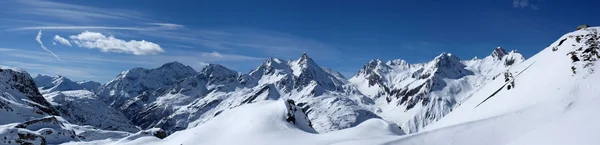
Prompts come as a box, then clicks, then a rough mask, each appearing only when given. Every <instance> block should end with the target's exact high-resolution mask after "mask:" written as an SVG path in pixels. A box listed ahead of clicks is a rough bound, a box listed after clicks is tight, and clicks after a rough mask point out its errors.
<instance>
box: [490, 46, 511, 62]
mask: <svg viewBox="0 0 600 145" xmlns="http://www.w3.org/2000/svg"><path fill="white" fill-rule="evenodd" d="M506 54H508V53H507V52H506V50H504V48H502V47H501V46H498V47H496V49H494V51H493V52H492V57H493V58H496V59H502V57H504V56H505V55H506Z"/></svg>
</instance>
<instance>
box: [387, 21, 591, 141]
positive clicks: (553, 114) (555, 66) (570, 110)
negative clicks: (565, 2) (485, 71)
mask: <svg viewBox="0 0 600 145" xmlns="http://www.w3.org/2000/svg"><path fill="white" fill-rule="evenodd" d="M598 29H600V28H598V27H594V28H588V29H584V30H579V31H575V32H572V33H568V34H566V35H564V36H563V37H561V38H560V39H559V40H557V41H556V42H554V43H553V44H551V45H550V46H549V47H548V48H546V49H544V50H542V51H541V52H539V53H538V54H536V55H535V56H533V57H531V58H530V59H528V60H527V61H525V62H523V63H522V64H521V65H517V66H515V67H512V68H511V70H510V71H511V72H515V73H516V72H521V71H522V73H521V74H520V75H519V76H517V77H516V78H515V88H512V89H510V90H507V88H502V90H500V91H499V92H498V93H497V94H496V95H494V96H493V97H492V98H490V99H488V100H487V101H486V102H484V103H482V104H481V105H480V106H478V107H476V106H477V105H478V104H480V103H481V102H482V101H483V100H485V99H486V98H488V97H489V96H490V95H491V94H492V93H493V92H495V91H496V90H498V89H499V88H501V86H502V85H503V84H505V83H504V80H498V79H497V80H494V81H492V82H490V83H488V84H487V85H485V87H483V88H481V90H480V91H478V92H477V93H475V94H473V97H471V99H468V100H466V101H465V102H464V103H463V104H462V105H461V106H460V107H458V108H456V109H455V110H454V111H453V112H451V113H449V114H448V115H447V116H446V117H444V118H442V119H441V120H439V121H438V122H436V123H434V124H432V125H430V126H428V127H426V130H427V131H424V132H422V133H418V134H415V135H412V136H409V137H406V138H403V139H399V140H397V141H394V142H391V143H390V144H402V145H409V144H419V145H426V144H431V145H434V144H435V145H439V144H489V145H506V144H511V145H513V144H515V145H516V144H544V145H554V144H555V145H563V144H578V145H587V144H589V145H592V144H598V142H600V138H598V135H599V134H600V126H598V125H597V122H598V121H600V117H598V115H596V114H597V113H595V112H597V110H598V109H600V99H599V97H600V92H598V91H597V90H596V89H595V88H598V87H600V83H598V80H600V75H598V74H597V73H596V72H595V71H594V70H598V69H600V67H599V66H598V65H596V61H597V59H598V55H592V56H588V57H589V59H587V60H586V59H585V58H586V56H585V55H589V54H593V53H592V52H593V51H596V52H597V51H598V50H599V48H598V43H600V42H599V41H598V40H599V38H600V36H598V34H597V31H598ZM572 54H575V55H576V56H577V57H578V58H580V59H579V60H578V61H575V62H574V59H572V58H571V56H572ZM529 65H531V67H530V68H528V69H527V70H524V69H525V68H526V67H528V66H529ZM586 65H587V66H586ZM572 67H573V68H575V70H576V73H573V71H572Z"/></svg>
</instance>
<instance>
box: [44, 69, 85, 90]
mask: <svg viewBox="0 0 600 145" xmlns="http://www.w3.org/2000/svg"><path fill="white" fill-rule="evenodd" d="M33 80H34V81H35V84H36V85H37V86H38V89H39V90H40V93H42V94H46V93H49V92H54V91H68V90H83V89H84V88H83V87H82V86H81V85H79V84H78V83H75V82H73V81H71V80H70V79H68V78H66V77H64V76H48V75H41V74H38V75H37V76H36V77H35V78H34V79H33Z"/></svg>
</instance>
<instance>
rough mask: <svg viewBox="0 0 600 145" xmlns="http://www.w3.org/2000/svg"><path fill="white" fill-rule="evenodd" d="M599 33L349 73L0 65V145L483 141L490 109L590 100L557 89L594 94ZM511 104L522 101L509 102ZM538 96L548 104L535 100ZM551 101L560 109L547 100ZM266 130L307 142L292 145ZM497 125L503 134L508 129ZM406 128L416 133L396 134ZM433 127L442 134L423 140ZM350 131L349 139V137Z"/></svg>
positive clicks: (300, 68) (270, 63) (306, 65)
mask: <svg viewBox="0 0 600 145" xmlns="http://www.w3.org/2000/svg"><path fill="white" fill-rule="evenodd" d="M598 40H599V36H598V35H597V28H589V29H584V30H579V31H575V32H572V33H569V34H567V35H565V36H563V37H561V38H560V39H559V40H558V41H557V42H555V43H553V44H551V45H550V46H549V47H548V48H546V49H544V50H542V51H541V52H540V53H538V54H537V55H535V56H533V57H532V58H530V59H525V58H524V57H523V55H522V54H520V53H519V52H518V51H516V50H512V51H506V50H505V49H504V48H502V47H497V48H495V49H493V50H492V49H490V50H492V51H491V53H490V55H489V56H486V57H484V58H481V59H480V58H472V59H461V58H458V57H457V56H456V55H453V54H451V53H441V54H440V55H438V56H437V57H435V58H433V60H431V61H428V62H423V63H415V64H410V63H407V61H405V60H401V59H396V60H389V61H385V62H384V61H382V60H379V59H373V60H371V61H369V62H367V63H366V64H365V65H364V66H363V67H362V68H361V69H360V70H359V71H358V72H357V73H356V74H355V75H354V76H352V77H350V78H349V79H347V78H346V77H344V76H343V75H341V74H340V73H339V72H336V71H335V70H332V69H329V68H324V67H321V66H319V65H318V63H317V62H315V61H314V60H313V59H312V58H310V57H309V56H308V54H306V53H304V54H302V55H301V56H300V58H298V59H296V60H283V59H278V58H268V59H267V60H265V61H264V62H263V63H262V64H261V65H259V66H257V67H256V68H255V69H253V70H251V71H250V72H248V73H240V72H236V71H233V70H231V69H229V68H227V67H225V66H222V65H219V64H209V65H207V66H206V67H204V68H203V69H202V70H199V71H197V70H194V69H193V68H192V67H190V66H186V65H184V64H181V63H179V62H170V63H166V64H164V65H162V66H160V67H158V68H153V69H146V68H133V69H130V70H126V71H123V72H121V73H120V74H119V75H118V76H117V77H116V78H114V79H113V80H111V81H109V82H107V83H105V84H101V83H98V82H93V81H72V80H70V79H68V78H66V77H64V76H47V75H37V76H36V77H35V78H31V77H30V75H29V74H28V73H27V72H25V71H23V70H19V69H0V85H1V86H0V95H1V97H0V98H1V99H2V100H0V109H1V110H0V115H2V116H6V117H4V118H3V119H0V124H7V125H3V127H0V128H2V129H3V130H0V135H4V136H5V139H4V140H2V141H4V143H7V141H11V142H12V143H15V142H30V143H34V144H42V143H46V142H47V143H56V144H59V143H66V142H69V141H75V142H79V141H82V142H87V141H90V142H95V143H99V144H104V143H127V144H146V143H148V142H145V141H148V140H150V141H152V142H156V143H160V142H165V143H169V144H181V143H193V142H199V141H196V140H194V139H193V138H197V137H198V136H200V137H204V138H207V140H204V141H205V143H207V144H240V143H245V142H237V141H227V140H219V139H223V138H221V137H219V135H221V136H228V135H236V136H238V135H240V136H242V135H251V134H260V135H258V136H262V138H259V139H258V140H251V138H247V137H242V138H240V140H245V141H249V142H251V144H252V143H254V144H281V143H284V142H287V143H289V142H292V144H302V143H304V144H306V143H308V144H332V143H358V144H361V143H363V144H380V143H382V144H383V143H393V144H440V143H442V142H443V141H444V140H446V141H447V140H449V139H451V138H455V137H454V136H453V135H456V138H457V142H459V143H462V144H486V143H489V142H488V141H489V140H483V139H489V138H490V136H492V135H493V133H489V132H485V131H482V129H485V128H486V127H490V126H493V122H492V121H485V120H488V119H489V120H494V119H493V118H494V116H497V118H500V119H501V120H507V122H506V123H499V124H500V125H503V127H505V126H509V125H510V122H511V121H512V122H518V120H520V119H523V120H525V121H524V122H525V123H530V124H533V123H535V122H538V121H539V120H540V119H548V118H558V119H559V121H560V122H556V123H557V124H556V125H559V124H560V123H562V122H563V120H560V119H562V118H561V116H556V115H552V113H548V112H543V111H548V110H544V109H548V108H549V109H550V111H552V109H559V110H560V109H561V107H562V109H565V110H571V108H572V107H573V105H575V106H578V105H579V103H581V104H582V105H583V104H587V105H594V104H593V99H592V101H591V102H581V100H585V99H573V98H568V97H563V96H568V95H573V94H574V93H575V95H574V96H581V97H584V96H586V95H577V94H578V93H579V92H585V93H584V94H586V93H587V94H592V95H594V94H597V93H595V92H593V91H592V90H591V88H593V86H595V85H594V83H593V81H587V80H591V79H594V78H596V76H597V75H595V74H594V70H595V68H596V67H595V66H594V64H595V61H596V60H597V59H598V58H600V55H598V52H597V51H598V49H600V48H599V47H598V43H599V41H598ZM509 76H510V77H509ZM547 79H552V80H547ZM511 83H512V85H508V84H511ZM536 83H541V84H542V85H536ZM515 84H516V85H515ZM507 86H510V87H507ZM498 88H499V89H498ZM557 88H558V90H557ZM553 90H557V91H553ZM542 94H543V95H542ZM516 96H519V97H521V98H515V97H516ZM532 96H537V97H539V96H547V97H548V98H546V99H540V98H533V97H532ZM552 98H554V99H559V100H561V99H563V100H567V102H569V101H570V102H573V103H574V104H572V103H566V105H565V106H564V107H563V106H561V105H564V101H563V102H552V101H551V100H552ZM517 100H520V101H521V102H518V103H514V101H517ZM536 101H542V102H548V103H549V104H550V106H551V107H537V105H538V103H535V102H536ZM553 103H555V104H559V105H558V106H561V107H552V104H553ZM546 105H547V104H546ZM511 107H512V108H511ZM527 107H532V108H533V109H528V108H527ZM577 109H579V108H576V109H574V110H577ZM474 110H475V111H474ZM498 110H500V111H498ZM540 111H542V113H540ZM583 111H588V110H587V109H583ZM513 112H523V113H525V114H540V115H541V118H535V115H534V117H531V116H523V115H518V114H516V115H510V113H513ZM502 113H509V115H502ZM494 114H495V115H494ZM567 114H569V113H567ZM575 114H579V112H576V113H575ZM575 118H577V117H575ZM581 119H583V118H581ZM594 119H595V118H593V119H592V120H594ZM565 121H566V120H565ZM471 122H474V123H471ZM586 122H587V121H586ZM48 124H52V125H48ZM461 125H463V126H464V125H469V127H461ZM44 126H47V127H44ZM521 126H524V125H521ZM242 128H243V129H242ZM510 128H513V130H516V133H523V134H522V135H529V136H535V135H531V134H526V133H525V132H527V131H532V130H526V129H522V128H521V129H519V128H515V127H510ZM461 129H462V131H464V132H468V133H470V134H478V132H483V133H481V134H480V135H477V136H480V137H481V138H480V139H472V138H471V139H469V138H468V136H467V134H466V133H464V132H463V133H461ZM532 129H533V128H532ZM13 130H14V131H13ZM47 130H51V131H50V133H47V132H48V131H47ZM209 130H219V131H216V132H211V131H209ZM269 131H275V132H281V133H282V134H292V135H289V136H298V138H300V139H306V140H307V141H305V142H295V140H294V139H291V138H286V137H289V136H286V135H283V136H282V135H275V134H270V133H267V132H269ZM500 131H506V132H507V134H508V131H510V130H508V129H507V130H503V129H501V130H500ZM6 132H10V133H6ZM365 132H372V134H366V133H365ZM533 132H536V133H540V134H544V132H543V131H539V130H533ZM213 133H214V134H213ZM190 134H198V136H196V137H194V136H190ZM405 134H413V135H412V136H410V137H407V138H402V137H401V135H405ZM436 135H437V136H440V137H439V138H434V139H429V138H432V137H433V136H436ZM485 135H489V136H485ZM27 136H31V137H27ZM167 136H169V137H167ZM327 136H328V137H327ZM7 137H8V139H6V138H7ZM165 137H167V138H165ZM501 137H506V138H510V139H513V137H512V136H508V135H504V136H502V135H501ZM0 138H1V136H0ZM138 138H139V139H138ZM162 138H165V140H164V141H161V140H160V139H162ZM208 138H211V139H208ZM320 138H322V139H320ZM374 138H375V139H374ZM277 139H280V140H279V141H273V142H269V140H277ZM353 139H355V141H356V142H347V141H348V140H353ZM100 140H105V141H106V142H100ZM107 140H108V141H107ZM319 140H321V141H323V142H319ZM130 141H133V142H130ZM363 141H364V142H363ZM0 142H1V141H0ZM8 144H11V143H8Z"/></svg>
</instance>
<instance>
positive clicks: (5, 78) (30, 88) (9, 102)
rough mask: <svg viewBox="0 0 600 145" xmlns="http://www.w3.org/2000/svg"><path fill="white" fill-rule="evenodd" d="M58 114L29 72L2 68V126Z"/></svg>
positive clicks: (0, 89)
mask: <svg viewBox="0 0 600 145" xmlns="http://www.w3.org/2000/svg"><path fill="white" fill-rule="evenodd" d="M58 114H59V113H58V111H56V110H55V109H54V108H52V106H51V105H50V103H48V101H46V99H44V97H43V96H42V94H40V92H39V91H38V89H37V87H36V85H35V83H34V81H33V79H32V78H31V76H29V74H28V73H27V72H25V71H23V70H16V69H3V68H0V116H2V117H0V124H8V123H15V122H23V121H27V120H29V119H30V118H39V117H44V116H47V115H58Z"/></svg>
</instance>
